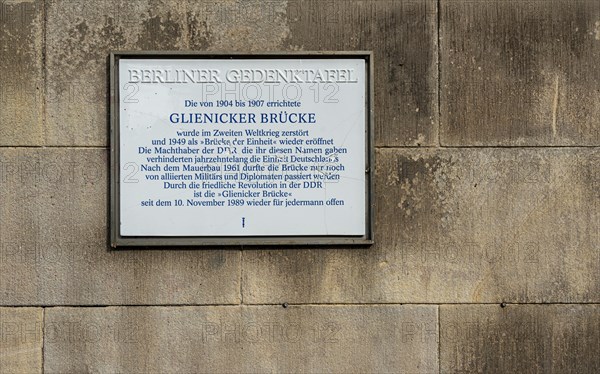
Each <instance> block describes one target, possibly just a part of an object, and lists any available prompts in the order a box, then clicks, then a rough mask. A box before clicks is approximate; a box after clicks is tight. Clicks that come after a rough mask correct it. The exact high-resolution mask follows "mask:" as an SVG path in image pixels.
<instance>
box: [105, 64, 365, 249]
mask: <svg viewBox="0 0 600 374" xmlns="http://www.w3.org/2000/svg"><path fill="white" fill-rule="evenodd" d="M367 64H368V59H366V58H365V57H364V56H352V55H341V56H325V57H324V56H318V55H315V56H306V55H302V56H295V55H290V56H287V55H285V56H278V57H274V56H260V55H259V56H245V57H242V56H239V57H235V56H234V58H227V56H212V57H211V58H206V57H203V56H197V55H196V56H179V55H169V56H163V55H152V56H140V55H133V56H129V55H123V56H120V57H119V58H118V59H117V63H116V64H114V69H115V70H114V71H113V74H114V75H115V77H114V78H116V82H118V83H117V84H116V85H115V87H113V89H114V90H118V92H114V93H113V94H114V95H115V101H116V102H115V103H114V104H115V105H113V109H114V110H115V113H113V121H114V122H113V136H114V137H116V138H113V147H114V148H116V152H114V154H116V155H117V158H118V159H117V160H115V161H116V162H114V163H113V167H118V171H117V172H116V173H113V178H118V181H116V182H117V183H116V185H115V186H114V188H115V190H116V192H117V196H116V197H115V199H116V201H114V203H113V209H116V210H117V212H115V213H116V214H114V215H113V217H118V222H113V225H116V227H115V228H114V230H116V231H117V236H118V237H119V238H128V237H132V238H133V237H146V238H152V237H162V238H175V237H185V238H195V237H197V238H212V237H215V238H216V237H218V238H238V239H242V238H244V237H247V238H255V239H256V238H259V237H260V238H273V237H277V238H285V237H300V238H302V237H320V238H328V237H347V238H353V237H354V238H362V239H365V238H368V239H370V232H369V230H370V217H369V211H370V209H369V193H370V191H369V181H370V179H369V173H370V169H369V165H370V149H369V148H370V147H369V141H370V132H369V129H370V123H369V118H370V113H369V99H370V95H369V92H370V91H369V84H370V82H369V67H368V66H367ZM146 244H148V243H146ZM163 244H164V243H163Z"/></svg>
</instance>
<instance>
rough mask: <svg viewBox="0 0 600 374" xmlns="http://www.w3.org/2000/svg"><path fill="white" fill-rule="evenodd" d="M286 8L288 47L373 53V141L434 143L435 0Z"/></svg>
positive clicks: (294, 0) (355, 0)
mask: <svg viewBox="0 0 600 374" xmlns="http://www.w3.org/2000/svg"><path fill="white" fill-rule="evenodd" d="M287 8H288V10H287V21H288V24H289V27H290V34H289V37H288V39H287V40H286V45H287V48H289V49H293V50H294V49H298V50H315V51H323V50H324V51H327V50H349V51H352V50H372V51H373V52H374V66H375V79H374V85H375V141H376V143H377V145H385V146H405V145H409V146H419V145H423V146H425V145H435V144H438V129H437V126H438V95H437V93H438V90H437V87H438V81H437V78H438V67H437V56H438V54H437V1H435V0H422V1H412V0H410V1H406V0H380V1H362V0H336V1H301V0H291V1H288V6H287ZM326 88H327V89H328V90H329V91H331V89H330V88H329V87H323V92H322V95H326V94H329V93H330V92H328V91H327V90H325V89H326Z"/></svg>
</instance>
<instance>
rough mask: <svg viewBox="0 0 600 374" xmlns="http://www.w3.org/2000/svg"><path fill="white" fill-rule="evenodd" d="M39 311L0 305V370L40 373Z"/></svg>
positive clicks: (40, 336)
mask: <svg viewBox="0 0 600 374" xmlns="http://www.w3.org/2000/svg"><path fill="white" fill-rule="evenodd" d="M42 313H43V311H42V309H41V308H0V373H2V374H12V373H27V374H31V373H41V372H42V344H43V340H42V335H43V331H42V330H43V326H42V325H43V315H42Z"/></svg>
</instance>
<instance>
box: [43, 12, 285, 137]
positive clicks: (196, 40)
mask: <svg viewBox="0 0 600 374" xmlns="http://www.w3.org/2000/svg"><path fill="white" fill-rule="evenodd" d="M284 4H285V2H275V1H270V2H266V3H265V2H262V1H260V2H259V1H250V2H232V1H225V0H222V1H200V2H197V1H189V2H186V1H171V0H164V1H150V0H136V1H125V0H121V1H120V0H115V1H113V0H106V1H99V2H90V1H87V0H81V1H72V0H69V1H62V0H52V1H49V4H48V14H47V44H48V48H47V50H48V52H47V69H48V73H47V97H48V105H47V106H48V108H47V122H48V131H47V144H52V145H101V146H102V145H106V144H107V143H108V133H109V132H108V125H107V123H108V120H107V113H108V107H107V93H108V54H109V52H110V51H111V50H115V51H119V50H121V51H122V50H146V51H148V50H150V51H151V50H173V51H176V50H189V49H192V50H197V51H200V52H201V51H207V50H211V51H222V50H241V51H250V50H258V49H263V50H266V49H278V48H279V47H280V45H281V43H282V42H283V40H284V38H285V37H286V36H287V28H286V25H285V17H284V16H283V15H282V14H283V12H284V11H285V5H284Z"/></svg>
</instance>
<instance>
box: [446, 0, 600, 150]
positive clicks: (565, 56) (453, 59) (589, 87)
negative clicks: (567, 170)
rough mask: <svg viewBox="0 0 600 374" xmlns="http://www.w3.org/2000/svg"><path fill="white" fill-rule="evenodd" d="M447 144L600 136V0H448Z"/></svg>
mask: <svg viewBox="0 0 600 374" xmlns="http://www.w3.org/2000/svg"><path fill="white" fill-rule="evenodd" d="M441 4H442V7H441V11H440V12H441V29H440V34H441V51H442V55H441V64H442V67H441V113H442V118H441V128H440V133H441V142H442V144H444V145H511V146H517V145H600V90H598V87H600V65H599V64H598V61H599V60H600V2H598V1H595V0H553V1H536V0H534V1H521V2H519V1H508V0H482V1H471V0H442V2H441Z"/></svg>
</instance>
